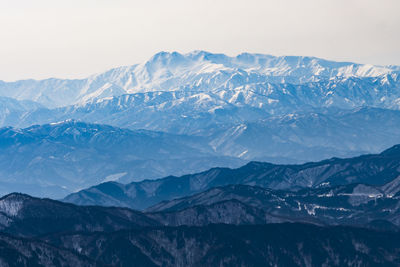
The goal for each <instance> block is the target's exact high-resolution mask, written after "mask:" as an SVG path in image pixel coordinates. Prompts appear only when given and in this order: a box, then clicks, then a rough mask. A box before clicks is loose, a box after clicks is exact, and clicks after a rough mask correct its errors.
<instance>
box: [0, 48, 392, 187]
mask: <svg viewBox="0 0 400 267" xmlns="http://www.w3.org/2000/svg"><path fill="white" fill-rule="evenodd" d="M399 70H400V68H399V67H396V66H388V67H381V66H372V65H362V64H355V63H348V62H333V61H327V60H323V59H318V58H311V57H273V56H268V55H260V54H247V53H245V54H241V55H238V56H236V57H229V56H226V55H222V54H212V53H208V52H204V51H195V52H192V53H188V54H179V53H176V52H174V53H166V52H163V53H158V54H156V55H154V56H153V57H152V58H151V59H149V60H147V61H146V62H143V63H141V64H137V65H133V66H127V67H120V68H116V69H112V70H109V71H107V72H105V73H101V74H97V75H93V76H91V77H89V78H87V79H80V80H60V79H47V80H42V81H35V80H26V81H16V82H12V83H6V82H2V83H0V96H4V97H11V98H13V99H10V105H11V104H12V103H11V102H22V101H25V100H29V101H36V103H40V105H42V106H41V107H29V108H25V109H24V110H23V111H16V112H9V111H8V110H11V109H4V110H2V109H1V108H0V118H2V119H1V120H0V125H2V126H13V127H17V128H27V127H30V126H31V125H36V124H40V125H42V124H49V123H53V122H57V121H65V120H70V119H74V120H78V121H85V122H87V123H95V124H107V125H111V126H113V127H119V128H129V129H131V130H135V131H136V130H143V129H144V130H149V131H157V132H166V133H168V134H173V135H189V136H192V137H193V136H196V137H201V138H200V139H197V141H196V142H198V143H201V144H202V146H203V147H206V148H208V149H210V150H211V151H212V152H213V153H214V154H216V155H218V156H222V157H233V158H240V159H242V160H245V161H270V162H274V163H302V162H307V161H318V160H321V159H324V158H329V157H351V156H355V155H359V154H364V153H378V152H379V151H381V150H383V149H384V148H386V147H390V146H392V145H394V144H398V143H400V140H399V139H400V137H399V136H400V134H399V133H400V129H399V125H400V123H399V118H400V116H399V114H400V113H399V112H400V111H399V108H400V106H399V105H400V93H399V92H400V91H399V88H400V78H399V73H400V72H399ZM6 102H7V101H6ZM38 105H39V104H38ZM382 118H385V119H382ZM343 140H345V141H343ZM163 165H164V166H169V165H174V164H173V163H169V164H163ZM213 166H217V164H214V165H213ZM220 166H227V165H226V164H220ZM229 166H232V165H229ZM160 168H164V167H160ZM197 171H199V168H188V169H187V172H188V173H193V172H197ZM114 174H115V173H114ZM167 174H173V175H177V174H178V173H176V172H174V170H173V169H172V170H168V171H165V172H159V174H158V175H155V174H154V175H150V176H143V175H140V174H139V178H140V179H142V178H154V177H161V176H162V175H167ZM180 174H183V172H182V173H180ZM125 182H127V181H125ZM80 188H82V187H80ZM29 192H30V193H33V192H32V191H29Z"/></svg>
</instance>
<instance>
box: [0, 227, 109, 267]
mask: <svg viewBox="0 0 400 267" xmlns="http://www.w3.org/2000/svg"><path fill="white" fill-rule="evenodd" d="M0 262H1V266H5V267H6V266H7V267H8V266H72V265H73V266H77V267H84V266H85V267H89V266H103V264H102V263H100V262H96V261H94V260H91V259H89V258H88V257H85V256H82V255H79V253H75V252H72V251H71V250H69V249H65V248H59V247H55V246H52V245H50V244H47V243H45V242H43V241H40V240H33V239H23V238H16V237H12V236H9V235H5V234H3V233H0Z"/></svg>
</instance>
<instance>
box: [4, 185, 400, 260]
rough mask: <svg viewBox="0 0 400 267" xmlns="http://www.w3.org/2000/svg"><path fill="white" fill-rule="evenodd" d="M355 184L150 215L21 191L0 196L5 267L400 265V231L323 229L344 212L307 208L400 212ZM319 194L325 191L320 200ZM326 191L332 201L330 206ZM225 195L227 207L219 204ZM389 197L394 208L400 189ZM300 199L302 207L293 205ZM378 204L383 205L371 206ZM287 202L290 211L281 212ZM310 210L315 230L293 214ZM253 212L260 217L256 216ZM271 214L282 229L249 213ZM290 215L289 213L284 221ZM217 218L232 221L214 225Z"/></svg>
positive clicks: (213, 195) (173, 207)
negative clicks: (315, 204)
mask: <svg viewBox="0 0 400 267" xmlns="http://www.w3.org/2000/svg"><path fill="white" fill-rule="evenodd" d="M392 182H393V181H392ZM396 184H398V183H396ZM357 187H360V185H358V186H356V187H352V188H353V195H352V194H351V193H350V194H347V195H346V193H348V191H347V189H346V188H348V187H341V188H340V187H338V190H335V191H334V192H333V193H330V192H329V191H324V189H321V190H319V191H318V190H317V189H316V190H314V191H313V192H314V194H306V193H305V192H302V193H300V191H299V192H298V193H293V192H292V194H291V195H290V196H284V195H283V194H282V193H283V192H282V191H271V190H266V189H262V188H259V187H252V186H243V185H242V186H227V187H221V188H215V189H211V190H210V191H207V192H204V193H201V194H198V195H195V196H192V197H189V198H185V199H182V200H175V201H173V202H170V203H169V204H168V203H161V204H160V205H157V206H155V207H153V208H152V209H151V210H149V211H148V212H145V213H142V212H138V211H133V210H130V209H126V208H115V207H111V208H110V207H99V206H90V207H82V206H76V205H73V204H67V203H62V202H59V201H54V200H50V199H38V198H33V197H30V196H27V195H23V194H15V193H14V194H10V195H7V196H5V197H3V198H1V199H0V215H1V217H0V218H1V219H0V227H1V231H2V233H1V234H0V240H1V242H0V259H1V260H2V264H3V265H5V266H10V265H12V264H13V263H15V262H19V263H20V264H22V265H24V266H29V264H39V265H54V266H65V265H68V264H71V263H72V262H73V263H74V264H75V265H77V266H103V265H106V266H107V265H113V266H131V265H132V262H134V263H135V264H137V265H140V266H183V265H188V266H209V265H221V264H222V265H224V264H228V265H244V266H260V265H263V266H265V265H267V266H275V265H290V266H320V265H323V264H327V265H329V266H344V265H345V266H354V265H360V266H377V265H385V266H398V264H399V257H398V255H399V241H398V240H399V237H400V236H399V232H398V228H396V227H392V228H391V227H390V225H389V226H388V225H387V224H385V223H382V222H379V221H376V222H372V224H371V225H370V226H368V228H373V229H367V228H359V227H354V226H343V225H340V226H328V225H319V224H320V222H318V220H320V219H323V218H326V219H328V220H332V218H330V215H335V213H336V216H338V215H339V214H338V213H340V212H341V213H345V212H346V210H345V209H343V210H341V211H336V212H335V211H334V210H330V211H329V212H326V211H325V209H324V206H319V207H312V206H310V207H311V208H310V207H308V208H307V206H306V202H308V204H310V203H312V201H316V200H317V199H320V200H317V201H319V203H325V205H326V204H328V203H330V204H331V205H332V204H334V200H341V201H339V202H338V203H336V205H341V204H345V203H344V202H346V200H349V201H350V202H351V203H352V205H350V206H351V207H352V209H353V210H352V211H351V212H354V214H356V215H358V218H356V220H355V222H357V219H362V216H364V219H366V218H368V214H364V215H363V212H362V211H363V208H366V207H368V206H369V207H370V208H375V209H376V210H379V209H382V207H385V208H389V207H391V206H397V207H398V204H395V203H394V202H392V203H390V202H388V201H387V200H385V199H383V201H382V202H380V200H381V198H382V196H381V197H378V196H375V199H374V198H371V197H369V196H368V197H367V196H365V195H363V196H362V195H360V193H365V194H371V191H370V190H369V191H368V190H367V191H366V190H364V188H361V190H360V188H359V189H357V190H356V188H357ZM370 188H372V187H370ZM388 188H393V186H392V187H390V186H389V187H382V188H381V190H389V191H385V192H390V193H389V194H392V193H393V192H394V191H392V189H388ZM311 191H312V190H311ZM311 191H310V192H311ZM355 191H357V192H355ZM397 191H398V190H397ZM382 192H383V191H382ZM321 193H323V194H325V195H324V196H322V197H321V196H320V195H319V194H321ZM326 193H328V194H332V197H333V198H334V199H332V201H329V199H328V198H329V196H328V195H327V194H326ZM374 193H376V191H374ZM207 196H208V197H207ZM282 197H286V198H287V199H285V200H282V199H281V198H282ZM224 198H225V199H226V201H223V202H220V200H222V199H224ZM229 198H231V200H230V201H229V200H227V199H229ZM368 198H370V199H368ZM233 199H235V200H234V201H233ZM239 199H240V200H239ZM366 199H367V201H366ZM392 199H393V201H395V202H396V203H397V202H398V193H396V195H394V196H392ZM216 200H218V201H219V202H215V201H216ZM204 201H206V202H204ZM296 201H302V203H301V204H295V205H292V203H296ZM213 202H215V203H214V204H211V203H213ZM228 202H230V203H233V204H235V205H233V206H232V205H231V206H229V207H228V209H225V212H223V210H222V209H221V208H220V207H221V206H223V205H224V203H228ZM376 202H380V203H378V205H376V204H375V205H374V203H376ZM218 203H220V204H218ZM238 203H243V207H245V209H244V210H243V209H242V210H241V208H243V207H241V206H240V205H237V204H238ZM284 203H287V206H286V207H282V208H277V207H276V206H275V205H277V204H280V205H281V204H284ZM218 205H219V206H220V207H219V208H218ZM291 205H292V206H291ZM303 205H304V210H305V212H303V214H308V216H309V217H311V216H314V218H315V222H313V223H311V224H310V220H308V221H307V220H305V219H306V218H305V217H304V216H299V215H300V214H302V213H301V211H297V216H296V213H295V212H296V211H294V210H292V211H291V212H290V208H294V206H300V207H303ZM382 205H383V206H382ZM348 206H349V203H347V206H346V207H348ZM274 207H275V211H277V210H280V209H282V210H283V211H282V212H281V214H276V213H275V214H274V213H273V212H274V211H273V210H274ZM252 209H253V210H255V211H257V213H255V214H252V213H250V211H251V210H252ZM266 209H269V211H268V213H269V214H271V216H270V218H273V217H275V218H281V221H280V223H276V221H275V222H273V221H269V222H267V223H265V222H263V223H262V224H261V221H259V220H255V221H251V220H249V219H251V218H252V217H251V216H252V215H257V218H261V216H262V215H263V213H261V212H260V211H264V212H265V211H266ZM296 209H297V207H296ZM156 210H157V211H156ZM190 210H192V211H190ZM193 210H197V211H201V213H194V212H193ZM227 211H230V213H227ZM241 211H245V213H243V212H241ZM380 212H381V213H382V214H384V213H387V214H390V213H392V212H390V211H386V210H381V211H380ZM284 213H286V217H285V216H282V215H283V214H284ZM174 214H175V218H174V219H171V218H172V217H171V216H173V215H174ZM204 214H208V215H211V216H210V217H209V216H202V215H204ZM395 214H398V212H397V211H395V212H393V215H395ZM360 216H361V217H360ZM394 217H395V216H392V218H394ZM202 218H206V219H207V220H202ZM216 218H219V222H221V221H223V220H224V221H225V223H226V222H228V223H229V224H213V222H212V220H213V219H216ZM337 218H340V217H339V216H338V217H337ZM368 219H370V220H371V221H372V220H373V218H368ZM285 221H286V222H285ZM287 221H291V223H287ZM305 222H307V223H305ZM359 222H361V220H360V221H359ZM393 222H396V223H397V225H398V223H399V221H398V220H397V221H393ZM337 223H339V224H346V221H345V220H341V221H337ZM166 225H170V226H166ZM172 225H175V226H172ZM366 226H367V225H366Z"/></svg>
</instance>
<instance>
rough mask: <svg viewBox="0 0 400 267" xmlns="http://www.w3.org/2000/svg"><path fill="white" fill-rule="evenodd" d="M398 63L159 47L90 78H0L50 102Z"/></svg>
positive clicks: (291, 79)
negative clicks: (138, 60) (136, 60)
mask: <svg viewBox="0 0 400 267" xmlns="http://www.w3.org/2000/svg"><path fill="white" fill-rule="evenodd" d="M397 70H398V68H397V67H395V66H386V67H385V66H382V67H381V66H372V65H363V64H355V63H350V62H333V61H328V60H323V59H319V58H313V57H294V56H283V57H274V56H270V55H261V54H249V53H243V54H240V55H238V56H236V57H229V56H226V55H223V54H212V53H209V52H205V51H195V52H192V53H188V54H180V53H177V52H173V53H168V52H160V53H158V54H156V55H154V56H153V57H152V58H150V59H149V60H148V61H146V62H143V63H141V64H136V65H132V66H126V67H119V68H115V69H111V70H109V71H106V72H104V73H100V74H96V75H92V76H90V77H88V78H86V79H73V80H63V79H54V78H52V79H46V80H22V81H16V82H0V96H6V97H11V98H15V99H18V100H31V101H35V102H38V103H41V104H43V105H45V106H47V107H49V108H53V107H61V106H67V105H72V104H77V103H83V102H86V101H89V100H93V99H101V98H105V97H113V96H119V95H122V94H124V93H139V92H150V91H176V90H182V89H183V90H187V89H190V90H192V89H195V90H196V91H204V90H205V91H210V90H214V89H217V88H221V87H230V88H238V87H240V86H245V85H249V84H250V85H254V84H258V83H263V82H269V83H294V84H299V83H307V82H313V81H319V80H322V79H324V80H329V79H331V78H334V77H344V78H348V77H361V78H370V77H378V76H385V75H389V78H388V80H390V79H391V78H390V77H392V76H391V75H392V74H395V76H393V77H397V76H396V75H397V72H396V71H397Z"/></svg>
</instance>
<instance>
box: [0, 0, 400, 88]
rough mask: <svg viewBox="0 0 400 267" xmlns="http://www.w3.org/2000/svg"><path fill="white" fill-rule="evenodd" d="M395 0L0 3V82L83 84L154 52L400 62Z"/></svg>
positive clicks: (39, 0)
mask: <svg viewBox="0 0 400 267" xmlns="http://www.w3.org/2000/svg"><path fill="white" fill-rule="evenodd" d="M399 10H400V1H398V0H379V1H372V0H302V1H300V0H279V1H278V0H276V1H274V0H268V1H266V0H247V1H236V0H229V1H228V0H214V1H210V0H201V1H188V0H186V1H184V0H170V1H165V0H164V1H161V0H148V1H125V0H113V1H111V0H108V1H106V0H79V1H78V0H68V1H58V0H57V1H55V0H35V1H31V0H3V1H1V2H0V34H1V39H0V41H1V43H0V59H1V60H0V80H6V81H12V80H19V79H27V78H35V79H42V78H48V77H60V78H81V77H86V76H88V75H90V74H93V73H96V72H101V71H104V70H106V69H108V68H112V67H117V66H121V65H132V64H135V63H139V62H141V61H143V60H146V59H148V58H149V57H151V56H152V55H153V54H154V53H156V52H159V51H178V52H182V53H185V52H189V51H192V50H208V51H211V52H221V53H225V54H228V55H236V54H238V53H241V52H244V51H246V52H257V53H266V54H273V55H304V56H317V57H322V58H327V59H333V60H344V61H355V62H360V63H371V64H379V65H389V64H391V65H400V51H399V47H400V34H399V29H400V16H399V15H398V11H399Z"/></svg>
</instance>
